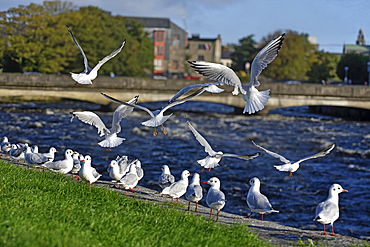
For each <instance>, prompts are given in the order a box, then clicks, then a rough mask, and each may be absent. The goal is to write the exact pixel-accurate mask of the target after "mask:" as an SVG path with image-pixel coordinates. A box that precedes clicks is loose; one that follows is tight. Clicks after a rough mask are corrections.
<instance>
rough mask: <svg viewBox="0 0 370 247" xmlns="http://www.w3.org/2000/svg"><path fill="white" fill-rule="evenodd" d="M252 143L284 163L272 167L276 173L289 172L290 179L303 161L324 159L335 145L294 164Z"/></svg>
mask: <svg viewBox="0 0 370 247" xmlns="http://www.w3.org/2000/svg"><path fill="white" fill-rule="evenodd" d="M252 143H253V144H254V145H255V146H256V147H257V148H259V149H260V150H262V151H263V152H265V153H267V154H269V155H271V156H272V157H275V158H277V159H280V161H281V162H284V163H285V164H284V165H280V166H274V167H275V168H276V169H277V170H278V171H282V172H289V176H290V177H291V178H293V174H292V173H293V172H295V171H297V170H298V169H299V164H300V163H301V162H303V161H306V160H309V159H315V158H320V157H324V156H325V155H327V154H328V153H330V152H331V150H333V149H334V148H335V145H336V143H333V144H331V145H330V146H329V147H327V148H325V149H324V150H322V151H321V152H319V153H317V154H314V155H310V156H307V157H305V158H303V159H300V160H298V161H296V162H294V163H292V162H291V161H290V160H288V159H286V158H285V157H283V156H281V155H280V154H277V153H274V152H272V151H269V150H267V149H266V148H263V147H261V146H260V145H258V144H256V143H254V142H253V141H252Z"/></svg>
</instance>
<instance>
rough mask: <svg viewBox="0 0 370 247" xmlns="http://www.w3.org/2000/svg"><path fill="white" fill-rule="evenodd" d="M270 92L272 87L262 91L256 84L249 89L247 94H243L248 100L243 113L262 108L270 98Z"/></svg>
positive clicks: (250, 112)
mask: <svg viewBox="0 0 370 247" xmlns="http://www.w3.org/2000/svg"><path fill="white" fill-rule="evenodd" d="M269 94H270V89H269V90H266V91H261V92H260V91H258V90H257V89H256V88H255V87H254V86H252V87H251V88H250V89H249V90H247V93H246V94H243V99H244V100H245V101H246V104H245V107H244V111H243V114H244V113H245V112H248V113H249V114H252V113H255V112H257V111H260V110H262V109H263V108H264V107H265V105H266V103H267V101H268V100H269V98H270V95H269Z"/></svg>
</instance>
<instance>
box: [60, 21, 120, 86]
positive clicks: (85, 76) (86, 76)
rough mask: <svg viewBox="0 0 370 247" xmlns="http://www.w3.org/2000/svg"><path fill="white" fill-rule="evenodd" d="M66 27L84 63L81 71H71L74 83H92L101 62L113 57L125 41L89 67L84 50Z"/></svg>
mask: <svg viewBox="0 0 370 247" xmlns="http://www.w3.org/2000/svg"><path fill="white" fill-rule="evenodd" d="M67 28H68V32H69V34H70V35H71V37H72V40H73V42H74V43H75V44H76V46H77V48H78V49H79V50H80V52H81V54H82V56H83V58H84V65H85V70H84V71H82V72H81V73H79V74H75V73H72V72H71V75H72V78H73V80H75V81H76V83H75V85H77V84H78V83H80V84H92V82H91V81H92V80H94V79H95V78H96V77H97V76H98V70H99V69H100V67H101V66H103V64H105V63H106V62H108V60H110V59H111V58H113V57H115V56H116V55H117V54H118V53H119V52H120V51H121V50H122V48H123V46H124V45H125V43H126V39H125V40H124V41H123V42H122V44H121V45H120V46H119V47H118V48H117V49H115V50H114V51H113V52H112V53H111V54H109V55H107V56H105V57H104V58H103V59H102V60H100V61H99V62H98V64H97V65H95V67H94V68H93V69H91V68H90V67H89V64H88V61H87V58H86V55H85V53H84V51H83V50H82V48H81V46H80V45H79V44H78V42H77V40H76V39H75V37H74V36H73V34H72V31H71V29H70V28H69V27H68V26H67Z"/></svg>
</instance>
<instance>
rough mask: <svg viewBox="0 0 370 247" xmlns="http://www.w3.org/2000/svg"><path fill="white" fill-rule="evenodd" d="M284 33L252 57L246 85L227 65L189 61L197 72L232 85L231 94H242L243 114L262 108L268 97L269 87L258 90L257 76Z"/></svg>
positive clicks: (269, 59) (277, 46) (273, 53)
mask: <svg viewBox="0 0 370 247" xmlns="http://www.w3.org/2000/svg"><path fill="white" fill-rule="evenodd" d="M284 35H285V34H284V33H283V34H282V35H280V36H279V37H277V38H275V39H274V40H272V41H271V42H270V43H268V44H267V45H266V46H265V47H264V48H263V49H262V50H261V51H260V52H259V53H258V54H257V55H256V57H255V58H254V60H253V62H252V66H251V81H250V83H249V84H248V85H246V86H245V85H243V84H242V83H241V81H240V79H239V77H238V76H237V75H236V74H235V72H234V71H233V70H232V69H230V68H229V67H227V66H224V65H221V64H217V63H210V62H204V61H192V62H190V61H189V63H190V64H191V67H192V68H194V69H195V71H197V72H198V73H199V74H201V75H203V76H205V77H207V78H208V79H210V80H215V81H217V82H218V84H219V85H224V84H227V85H232V86H234V91H233V92H232V94H233V95H238V94H239V93H242V94H243V99H244V100H245V101H246V104H245V107H244V111H243V114H244V113H245V112H248V113H249V114H252V113H255V112H257V111H260V110H262V109H263V108H264V107H265V105H266V103H267V101H268V99H269V98H270V96H269V94H270V89H269V90H266V91H261V92H260V91H258V90H257V89H256V87H258V86H259V85H260V82H259V81H258V76H259V75H260V74H261V72H262V70H263V69H264V68H266V67H267V65H268V64H270V63H271V62H272V61H273V60H274V59H275V57H276V56H277V54H278V52H279V50H280V48H281V46H282V44H283V40H284Z"/></svg>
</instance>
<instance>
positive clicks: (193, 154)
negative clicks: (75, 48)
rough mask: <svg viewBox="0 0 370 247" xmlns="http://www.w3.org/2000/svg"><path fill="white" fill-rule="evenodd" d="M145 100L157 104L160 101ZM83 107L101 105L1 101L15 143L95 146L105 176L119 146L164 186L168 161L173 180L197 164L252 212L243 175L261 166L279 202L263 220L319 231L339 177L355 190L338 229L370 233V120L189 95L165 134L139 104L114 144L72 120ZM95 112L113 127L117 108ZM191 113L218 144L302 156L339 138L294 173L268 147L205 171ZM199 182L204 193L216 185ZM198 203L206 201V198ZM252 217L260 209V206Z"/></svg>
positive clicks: (343, 199) (343, 201) (0, 115)
mask: <svg viewBox="0 0 370 247" xmlns="http://www.w3.org/2000/svg"><path fill="white" fill-rule="evenodd" d="M144 105H145V106H147V107H151V108H153V109H155V108H159V107H160V106H161V103H158V102H157V103H146V104H144ZM82 109H83V110H92V111H97V110H98V109H99V105H96V104H91V103H81V102H62V103H47V104H46V103H22V104H0V130H1V135H2V136H4V135H5V136H7V137H8V138H9V140H10V142H11V143H17V142H25V141H26V142H29V143H30V144H36V145H38V146H39V149H40V152H47V151H48V149H49V147H50V146H54V147H56V148H57V149H58V150H59V154H57V156H56V159H63V158H64V157H63V156H64V150H65V149H66V148H71V149H73V150H76V151H78V152H80V153H82V154H84V155H86V154H90V155H91V156H92V159H93V166H95V167H96V168H97V169H98V171H99V172H100V173H102V174H103V177H102V179H103V180H110V178H109V177H108V175H107V172H106V168H107V166H108V164H109V162H110V160H112V159H114V158H115V157H116V156H117V154H120V155H128V156H129V157H131V158H139V159H140V160H141V162H142V166H143V168H144V170H145V176H144V179H143V180H141V181H140V182H139V185H142V186H145V187H148V188H151V189H155V190H158V191H159V190H160V187H159V186H158V185H157V184H156V182H157V179H158V177H159V175H160V172H161V171H160V167H161V166H162V165H164V164H167V165H168V166H169V167H170V168H171V172H172V173H173V174H174V175H175V177H176V180H177V179H179V178H180V174H181V172H182V170H184V169H188V170H189V171H190V172H191V173H194V172H198V173H200V175H201V181H202V182H204V181H207V180H208V179H209V178H210V177H213V176H217V177H218V178H219V179H220V180H221V190H222V191H223V192H224V193H225V195H226V199H227V202H226V206H225V208H224V209H223V211H227V212H230V213H235V214H239V215H247V214H248V213H249V210H248V207H247V204H246V201H245V200H246V195H247V193H248V189H249V185H247V184H246V182H248V181H249V180H250V179H251V178H252V177H255V176H256V177H258V178H259V179H260V180H261V192H262V193H263V194H265V195H266V196H267V197H268V198H269V200H270V202H271V204H272V205H273V207H274V208H275V209H277V210H279V211H280V213H274V214H269V215H265V217H264V220H268V221H275V222H279V223H281V224H284V225H289V226H293V227H297V228H302V229H317V230H320V231H322V229H323V227H322V225H321V224H319V223H316V222H313V221H312V220H313V218H314V217H315V208H316V206H317V204H318V203H320V202H321V201H323V200H325V199H326V198H327V195H328V189H329V187H330V186H331V184H333V183H339V184H341V185H342V187H343V188H345V189H347V190H348V191H349V193H342V194H340V200H339V201H340V202H339V203H340V218H339V219H338V220H337V221H336V222H335V223H334V230H335V232H336V233H340V234H344V235H350V236H355V237H366V236H367V237H368V236H370V224H369V222H370V194H369V190H370V166H369V165H370V164H369V161H370V123H369V122H356V121H349V120H343V119H340V118H333V117H325V116H320V115H314V114H311V113H309V112H308V108H307V107H299V108H289V109H280V110H274V111H272V112H270V113H271V114H269V115H268V116H257V115H252V116H245V115H244V116H243V115H233V114H230V112H232V111H233V109H232V108H231V107H228V106H223V105H217V104H210V103H201V102H187V103H185V104H183V105H180V106H176V107H175V108H173V109H174V110H175V111H174V115H173V116H171V117H170V118H169V120H168V121H167V122H165V124H164V126H165V128H166V131H167V132H168V134H167V135H164V134H163V132H162V130H161V129H160V128H158V129H157V131H158V135H157V136H156V137H154V136H153V129H152V128H147V127H144V126H142V125H141V122H143V121H145V120H147V119H149V115H148V114H147V113H145V112H143V111H137V110H135V111H134V112H133V113H132V114H130V115H129V116H128V117H126V118H125V119H123V120H122V122H121V125H122V132H121V133H120V134H119V136H121V137H125V138H126V141H124V143H123V144H122V145H121V146H119V147H116V148H113V149H112V151H111V152H108V151H105V149H104V148H101V147H100V146H98V144H97V143H98V142H99V141H100V140H101V138H100V137H99V136H98V135H97V129H95V128H94V127H92V126H90V125H86V124H84V123H82V122H81V121H79V120H78V119H74V121H73V122H70V118H71V114H70V112H71V111H77V110H82ZM184 111H187V112H184ZM97 113H98V114H99V115H100V116H101V118H102V119H103V121H104V122H105V123H107V126H108V127H110V123H111V118H112V113H110V112H97ZM187 120H189V121H190V122H191V123H192V124H193V126H194V127H195V128H196V129H197V130H198V132H200V133H201V134H202V135H203V136H204V137H205V138H206V139H207V140H208V142H209V143H210V144H211V145H212V147H213V149H214V150H215V151H218V150H222V151H223V152H229V153H235V154H250V153H254V152H257V151H259V150H258V149H256V148H255V147H254V145H253V144H252V143H251V140H254V141H255V142H256V143H258V144H260V145H261V146H263V147H265V148H267V149H269V150H271V151H274V152H277V153H280V154H282V155H283V156H285V157H286V158H288V159H290V160H292V161H295V160H298V159H300V158H303V157H306V156H308V155H312V154H315V153H317V152H319V151H321V150H322V149H324V148H325V147H327V146H328V145H329V144H331V143H333V142H336V143H337V147H336V148H335V149H334V150H333V151H332V152H331V153H330V154H329V155H327V156H325V157H323V158H319V159H312V160H308V161H305V162H303V163H302V164H301V167H300V169H299V170H298V171H297V172H295V173H294V174H293V178H292V179H291V178H290V177H289V176H288V173H285V172H279V171H277V170H276V169H275V168H274V167H273V165H276V164H279V160H278V159H275V158H273V157H271V156H269V155H267V154H265V153H263V154H262V155H261V156H260V157H258V158H256V159H254V160H251V161H244V160H240V159H235V158H223V159H222V160H221V162H220V166H219V167H217V168H215V169H212V170H211V171H210V172H209V171H208V170H205V171H204V172H201V167H200V166H199V165H198V164H197V162H196V161H197V160H199V159H202V158H204V157H205V156H206V154H205V152H204V148H203V147H201V146H200V144H199V143H198V142H197V141H196V140H195V138H194V136H193V134H192V133H191V132H190V130H189V129H188V127H187V123H186V121H187ZM202 186H203V189H204V193H206V191H207V190H208V188H209V186H208V185H203V184H202ZM200 203H201V204H202V205H205V206H206V204H205V198H203V199H202V201H201V202H200ZM252 217H254V218H258V219H260V215H254V216H252ZM328 229H330V228H328Z"/></svg>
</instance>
